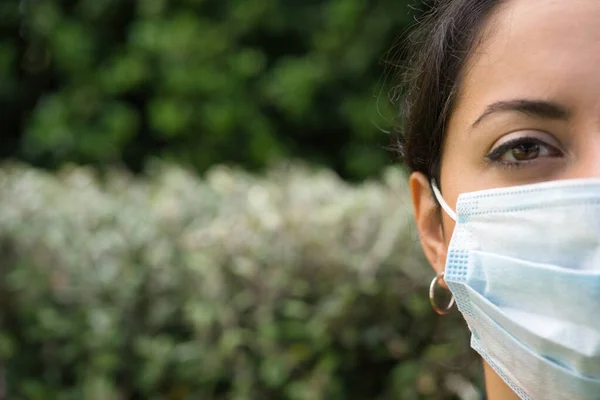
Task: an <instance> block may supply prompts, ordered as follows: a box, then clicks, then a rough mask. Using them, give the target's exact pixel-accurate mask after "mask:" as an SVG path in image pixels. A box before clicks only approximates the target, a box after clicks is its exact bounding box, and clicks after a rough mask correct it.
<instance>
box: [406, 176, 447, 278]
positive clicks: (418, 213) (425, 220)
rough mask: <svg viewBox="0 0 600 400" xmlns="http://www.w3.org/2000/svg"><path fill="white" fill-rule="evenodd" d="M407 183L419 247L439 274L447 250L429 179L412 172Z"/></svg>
mask: <svg viewBox="0 0 600 400" xmlns="http://www.w3.org/2000/svg"><path fill="white" fill-rule="evenodd" d="M409 185H410V192H411V195H412V203H413V210H414V213H415V219H416V222H417V230H418V231H419V240H420V241H421V247H422V248H423V252H424V253H425V257H427V261H429V264H431V266H432V267H433V269H434V270H435V272H436V274H439V273H441V272H442V271H444V267H445V265H446V254H447V250H448V248H447V244H446V240H445V237H444V231H443V229H442V217H441V215H440V211H439V208H438V207H439V206H438V204H437V202H436V200H435V197H434V195H433V193H432V191H431V187H430V186H429V179H427V177H426V176H425V175H424V174H423V173H421V172H413V173H412V174H411V175H410V179H409Z"/></svg>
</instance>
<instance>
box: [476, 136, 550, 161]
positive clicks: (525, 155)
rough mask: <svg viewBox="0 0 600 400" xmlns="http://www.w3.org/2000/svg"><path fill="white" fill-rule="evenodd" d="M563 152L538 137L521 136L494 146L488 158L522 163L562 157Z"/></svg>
mask: <svg viewBox="0 0 600 400" xmlns="http://www.w3.org/2000/svg"><path fill="white" fill-rule="evenodd" d="M560 156H562V152H561V151H560V150H559V149H557V148H556V147H555V146H552V145H550V144H548V143H546V142H544V141H542V140H540V139H538V138H534V137H520V138H516V139H512V140H509V141H506V142H504V143H501V144H499V145H498V146H496V147H494V148H493V149H492V150H491V151H490V153H489V154H488V155H487V158H488V159H489V160H491V161H493V162H498V163H502V164H520V163H526V162H531V161H534V160H536V159H538V158H544V157H560Z"/></svg>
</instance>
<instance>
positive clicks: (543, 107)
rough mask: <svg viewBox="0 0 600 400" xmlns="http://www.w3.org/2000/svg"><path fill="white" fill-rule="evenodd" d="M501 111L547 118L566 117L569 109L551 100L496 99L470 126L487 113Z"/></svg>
mask: <svg viewBox="0 0 600 400" xmlns="http://www.w3.org/2000/svg"><path fill="white" fill-rule="evenodd" d="M501 111H517V112H520V113H523V114H527V115H532V116H534V117H539V118H547V119H567V118H568V117H569V111H568V110H567V109H566V108H565V107H563V106H561V105H560V104H557V103H554V102H551V101H545V100H527V99H517V100H509V101H498V102H496V103H492V104H490V105H489V106H487V107H486V109H485V111H484V112H483V114H481V115H480V116H479V118H477V120H476V121H475V122H473V125H472V126H471V128H474V127H475V126H477V124H479V123H480V122H481V121H482V120H483V119H484V118H485V117H487V116H488V115H490V114H493V113H496V112H501Z"/></svg>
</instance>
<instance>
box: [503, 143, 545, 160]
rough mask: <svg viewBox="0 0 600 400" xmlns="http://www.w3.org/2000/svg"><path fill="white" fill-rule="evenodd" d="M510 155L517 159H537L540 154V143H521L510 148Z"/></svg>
mask: <svg viewBox="0 0 600 400" xmlns="http://www.w3.org/2000/svg"><path fill="white" fill-rule="evenodd" d="M510 155H511V156H512V157H513V158H514V159H515V160H516V161H527V160H533V159H536V158H537V157H538V156H539V155H540V144H539V143H533V142H529V143H519V144H517V145H515V146H514V147H513V148H511V149H510Z"/></svg>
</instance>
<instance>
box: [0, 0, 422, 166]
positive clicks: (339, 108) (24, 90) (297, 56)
mask: <svg viewBox="0 0 600 400" xmlns="http://www.w3.org/2000/svg"><path fill="white" fill-rule="evenodd" d="M408 2H409V1H408V0H402V1H398V0H374V1H370V2H365V1H363V0H324V1H295V2H292V1H284V0H230V1H222V0H173V1H165V0H132V1H119V0H63V1H56V0H35V1H33V0H27V1H26V0H20V1H16V0H10V1H9V2H7V3H4V2H3V4H2V6H0V24H4V26H6V27H10V29H11V32H14V33H16V32H17V30H18V31H20V32H21V34H22V35H24V37H25V46H26V48H24V49H22V50H23V54H21V55H18V54H17V53H16V49H17V46H18V43H19V42H18V41H17V40H16V38H12V37H10V36H7V35H5V36H4V38H2V39H0V40H1V42H0V72H2V71H6V72H7V74H6V75H5V80H6V82H4V81H2V80H1V79H2V78H0V96H1V95H2V93H3V92H4V93H5V96H4V98H3V100H4V101H6V102H7V103H8V102H15V101H17V103H16V104H17V106H16V107H17V109H16V110H14V111H15V112H13V113H10V114H8V113H7V118H8V121H9V122H10V124H9V126H11V127H13V129H14V130H15V132H10V134H11V135H12V136H13V141H12V142H10V143H11V144H10V146H9V147H8V148H7V149H6V150H5V151H4V155H5V156H15V155H16V156H18V157H20V158H21V159H24V160H27V161H29V162H33V163H35V164H37V165H43V166H46V167H56V166H59V165H62V164H64V163H65V162H70V161H75V162H78V163H96V164H98V163H120V162H121V161H123V162H125V163H126V164H127V165H128V166H130V167H133V168H134V169H136V168H139V167H140V166H142V165H143V164H144V162H145V161H146V160H147V159H148V157H149V156H161V157H163V158H165V159H169V160H176V161H178V162H180V163H184V164H186V165H188V166H191V167H193V168H194V169H195V170H197V171H205V170H206V169H207V168H208V167H209V166H211V165H213V164H215V163H220V162H233V163H239V164H242V165H243V166H245V167H247V168H257V167H262V166H264V165H266V164H269V163H271V162H273V161H275V160H278V159H281V158H282V157H301V158H305V159H309V160H311V161H316V162H321V163H325V164H328V165H330V166H332V167H333V168H335V170H337V171H338V172H340V173H342V175H343V176H344V177H350V178H364V177H366V176H369V175H372V174H374V173H377V171H379V170H380V169H381V168H382V167H383V166H384V165H385V164H386V163H387V162H388V161H389V159H390V156H389V155H388V154H387V153H386V151H385V150H384V148H385V147H386V146H388V145H389V143H390V138H389V137H388V135H386V134H385V133H383V132H382V131H381V130H380V129H379V128H378V127H377V126H385V125H386V123H387V122H389V117H390V115H391V113H390V112H389V111H390V110H388V109H387V96H386V94H385V92H382V87H383V85H382V84H381V82H380V81H381V78H382V75H383V66H382V63H381V59H382V57H383V56H384V54H385V53H386V51H387V50H388V49H389V48H390V47H391V46H392V44H393V43H394V41H395V38H396V37H397V36H398V35H399V34H400V33H401V32H402V31H403V30H404V29H405V28H406V26H407V25H408V24H409V23H411V22H412V17H411V16H410V14H409V10H408V7H407V4H408ZM19 3H21V12H19V11H18V6H19ZM412 14H414V11H413V12H412ZM0 26H1V25H0ZM21 56H22V57H21ZM19 57H21V58H22V60H19ZM19 61H22V62H19ZM2 76H3V75H2V74H0V77H2ZM16 86H20V88H21V93H20V94H18V95H16V96H15V93H14V91H11V88H12V87H16ZM0 100H1V99H0ZM13 108H14V106H13ZM14 136H16V137H14ZM7 152H8V153H7Z"/></svg>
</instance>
